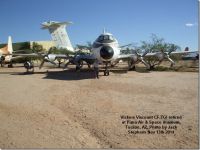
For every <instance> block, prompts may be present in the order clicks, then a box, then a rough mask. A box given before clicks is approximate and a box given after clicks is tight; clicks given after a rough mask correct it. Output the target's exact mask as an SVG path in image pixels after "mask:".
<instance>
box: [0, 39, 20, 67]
mask: <svg viewBox="0 0 200 150" xmlns="http://www.w3.org/2000/svg"><path fill="white" fill-rule="evenodd" d="M15 52H16V51H13V47H12V38H11V36H8V44H7V45H6V46H5V47H3V48H0V64H1V67H3V66H4V65H5V64H8V67H9V68H11V67H12V66H13V65H12V61H14V60H16V59H18V58H20V56H18V57H13V53H15Z"/></svg>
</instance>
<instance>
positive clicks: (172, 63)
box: [167, 55, 175, 67]
mask: <svg viewBox="0 0 200 150" xmlns="http://www.w3.org/2000/svg"><path fill="white" fill-rule="evenodd" d="M167 59H168V60H169V61H170V62H171V67H173V65H174V64H175V62H174V61H173V60H172V59H171V58H170V57H169V55H167Z"/></svg>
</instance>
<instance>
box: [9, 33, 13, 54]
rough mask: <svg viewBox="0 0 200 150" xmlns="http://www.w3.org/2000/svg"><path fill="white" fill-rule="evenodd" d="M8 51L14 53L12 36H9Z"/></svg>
mask: <svg viewBox="0 0 200 150" xmlns="http://www.w3.org/2000/svg"><path fill="white" fill-rule="evenodd" d="M8 52H9V53H10V54H12V53H13V47H12V38H11V36H9V37H8Z"/></svg>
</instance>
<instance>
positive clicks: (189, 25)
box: [185, 23, 194, 27]
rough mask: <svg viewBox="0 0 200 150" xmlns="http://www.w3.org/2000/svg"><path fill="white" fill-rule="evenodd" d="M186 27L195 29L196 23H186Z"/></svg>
mask: <svg viewBox="0 0 200 150" xmlns="http://www.w3.org/2000/svg"><path fill="white" fill-rule="evenodd" d="M185 26H186V27H193V26H194V23H186V24H185Z"/></svg>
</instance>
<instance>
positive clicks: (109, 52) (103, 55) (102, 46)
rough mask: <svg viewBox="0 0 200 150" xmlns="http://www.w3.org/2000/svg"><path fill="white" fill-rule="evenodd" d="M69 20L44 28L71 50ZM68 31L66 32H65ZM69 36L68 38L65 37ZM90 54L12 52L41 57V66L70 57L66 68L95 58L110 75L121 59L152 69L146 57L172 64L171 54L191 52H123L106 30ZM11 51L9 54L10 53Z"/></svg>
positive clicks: (77, 67) (46, 25) (90, 63)
mask: <svg viewBox="0 0 200 150" xmlns="http://www.w3.org/2000/svg"><path fill="white" fill-rule="evenodd" d="M66 24H67V22H64V23H59V22H46V23H43V24H42V25H43V28H47V29H49V31H50V33H51V35H52V37H53V39H54V41H56V42H57V43H58V45H59V43H60V44H61V45H62V46H63V45H64V47H66V48H67V47H69V48H70V49H71V51H73V50H74V48H73V47H72V45H71V42H70V40H69V37H68V35H67V32H63V31H66V30H65V29H64V28H65V26H66ZM63 33H66V34H63ZM65 36H67V38H66V37H65ZM64 47H63V48H64ZM89 50H90V51H91V53H90V54H84V55H81V54H75V55H74V56H70V57H69V56H68V55H63V54H50V52H48V53H47V54H39V53H32V54H12V56H13V57H14V56H21V57H40V58H41V59H42V62H41V64H40V66H39V68H41V67H42V66H43V64H44V62H50V63H52V64H54V65H56V63H55V62H54V61H55V60H56V59H68V60H69V62H68V63H66V65H65V68H66V67H67V66H68V65H69V64H70V63H72V64H75V65H76V69H77V70H79V69H81V67H82V65H83V62H84V61H85V62H86V63H87V64H88V66H90V65H92V64H93V63H94V61H95V60H98V62H99V63H100V64H103V65H104V75H105V76H108V75H109V68H110V67H111V65H112V66H113V65H116V64H117V63H118V62H119V61H120V60H124V61H127V62H128V66H129V69H130V70H133V69H135V65H136V64H137V63H140V62H141V63H143V64H144V65H145V66H146V67H147V69H150V67H151V66H150V65H149V64H148V63H147V62H146V61H145V59H146V58H149V57H153V58H156V59H157V60H158V64H157V65H159V64H160V63H161V62H162V61H163V60H164V59H167V60H168V61H170V62H171V66H173V65H174V61H173V60H172V59H171V58H170V55H173V54H174V55H176V54H188V53H190V52H188V51H184V52H173V51H174V49H171V50H170V51H169V52H164V51H160V52H156V53H148V50H146V51H144V53H143V54H139V53H137V51H135V50H133V53H131V54H121V53H120V51H121V50H123V46H121V47H120V46H119V43H118V41H117V39H116V38H115V37H114V36H113V35H112V34H111V33H108V32H105V30H104V32H103V33H102V34H101V35H99V36H98V38H97V39H96V40H95V41H94V43H93V44H92V47H91V49H89ZM10 53H12V52H11V50H10V52H9V53H8V54H7V55H10ZM24 66H25V68H26V69H27V70H29V69H32V68H33V67H34V66H33V64H32V63H30V62H28V63H26V64H24Z"/></svg>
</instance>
